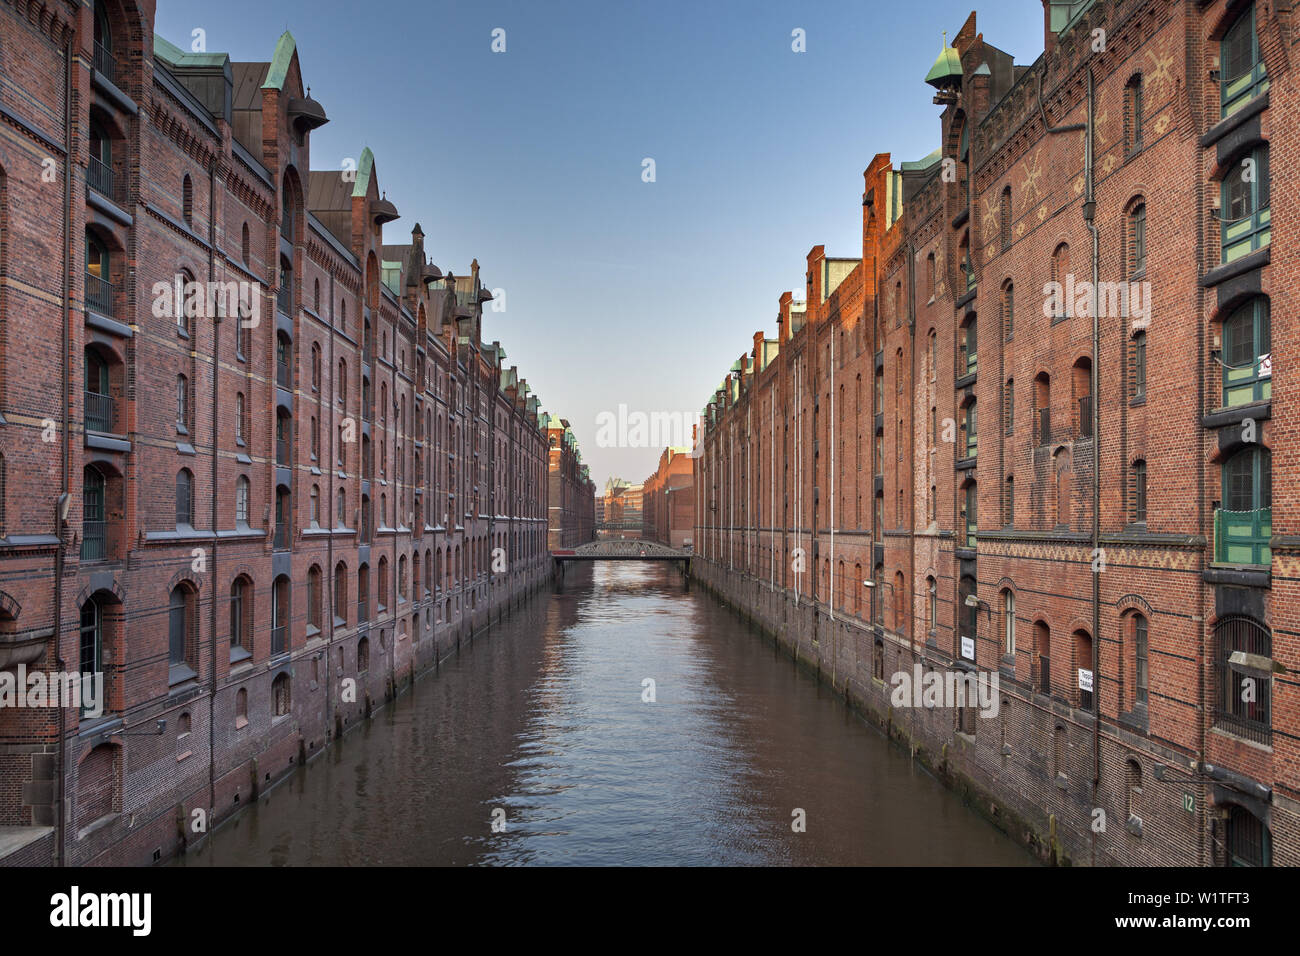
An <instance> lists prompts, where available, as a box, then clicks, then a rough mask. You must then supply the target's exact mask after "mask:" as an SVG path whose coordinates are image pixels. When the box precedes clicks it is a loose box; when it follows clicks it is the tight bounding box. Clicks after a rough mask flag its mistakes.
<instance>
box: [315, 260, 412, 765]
mask: <svg viewBox="0 0 1300 956" xmlns="http://www.w3.org/2000/svg"><path fill="white" fill-rule="evenodd" d="M329 288H330V358H329V361H330V364H329V367H330V371H331V372H333V370H334V367H335V366H334V343H335V341H336V340H337V339H338V326H336V325H335V324H334V321H335V320H334V270H333V269H331V270H330V282H329ZM365 315H366V313H365V312H364V311H362V313H361V328H362V330H363V334H364V330H365V321H366V320H365ZM364 347H365V346H364V343H363V345H362V348H363V349H364ZM360 364H361V363H359V362H358V363H357V365H358V369H357V371H358V373H359V372H360ZM321 388H322V389H323V388H324V382H322V383H321ZM329 407H330V437H331V438H333V437H334V435H335V428H334V401H333V400H332V399H331V400H330V402H329ZM324 417H325V416H324V414H322V415H321V418H322V419H323V418H324ZM361 420H362V421H363V422H364V421H365V415H364V411H363V414H362V419H361ZM321 424H322V425H323V424H324V422H323V421H322V422H321ZM331 447H333V446H332V445H331ZM357 448H358V452H359V451H360V448H361V442H357ZM357 457H358V458H360V459H361V469H360V470H361V473H362V474H363V475H364V474H365V470H366V460H365V457H364V456H362V455H360V454H358V456H357ZM321 471H322V472H324V473H326V474H328V473H329V469H328V468H322V469H321ZM360 484H361V482H360V480H358V481H357V485H358V486H360ZM326 487H327V488H328V487H329V485H328V484H326ZM337 497H338V496H337V495H335V494H332V493H331V494H330V496H329V498H330V500H329V508H328V509H327V510H328V513H329V516H330V518H329V533H328V534H326V535H325V562H326V566H325V571H326V572H328V573H322V574H321V577H322V578H323V579H324V580H323V581H322V582H321V592H322V593H323V594H328V595H329V599H328V601H327V602H326V603H327V606H326V608H325V610H324V612H322V614H321V621H320V624H321V632H322V633H324V630H325V620H326V618H328V619H329V635H330V636H329V640H327V641H326V642H325V680H324V682H323V686H324V687H325V739H326V740H329V739H330V734H331V733H333V724H332V723H331V721H332V719H333V710H334V693H333V687H334V682H333V680H331V679H330V667H331V666H332V664H331V663H330V652H331V651H333V650H334V605H335V602H336V601H337V599H338V595H337V594H335V593H334V529H335V528H336V527H338V524H337V522H339V521H340V520H342V518H343V516H342V515H336V514H335V513H334V501H335V499H336V498H337ZM358 524H360V522H358ZM357 533H358V534H360V529H357ZM358 545H359V542H358ZM357 563H358V565H360V562H357ZM344 610H346V609H344ZM434 656H435V657H437V654H436V653H435V654H434Z"/></svg>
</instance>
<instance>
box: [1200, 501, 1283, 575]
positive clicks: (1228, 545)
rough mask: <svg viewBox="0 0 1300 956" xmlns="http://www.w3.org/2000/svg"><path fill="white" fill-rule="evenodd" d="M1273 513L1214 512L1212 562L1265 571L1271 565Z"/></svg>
mask: <svg viewBox="0 0 1300 956" xmlns="http://www.w3.org/2000/svg"><path fill="white" fill-rule="evenodd" d="M1272 537H1273V509H1272V508H1256V509H1255V510H1254V511H1229V510H1228V509H1226V508H1219V509H1218V510H1216V511H1215V512H1214V561H1215V563H1216V564H1243V565H1254V566H1259V567H1268V566H1269V565H1271V564H1272V563H1273V552H1272V550H1271V548H1270V547H1269V541H1270V539H1271V538H1272Z"/></svg>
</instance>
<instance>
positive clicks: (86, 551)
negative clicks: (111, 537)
mask: <svg viewBox="0 0 1300 956" xmlns="http://www.w3.org/2000/svg"><path fill="white" fill-rule="evenodd" d="M107 555H108V528H107V523H106V522H104V521H94V520H91V519H90V518H87V519H85V520H84V521H82V522H81V560H82V561H103V560H104V558H105V557H107Z"/></svg>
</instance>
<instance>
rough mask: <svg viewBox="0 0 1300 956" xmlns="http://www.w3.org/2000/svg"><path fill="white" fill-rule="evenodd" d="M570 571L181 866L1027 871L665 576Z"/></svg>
mask: <svg viewBox="0 0 1300 956" xmlns="http://www.w3.org/2000/svg"><path fill="white" fill-rule="evenodd" d="M566 575H567V579H566V582H565V584H564V586H563V588H562V589H561V590H560V591H559V592H558V593H555V594H550V595H542V596H539V597H537V598H536V599H535V600H534V601H532V602H531V603H530V604H529V605H528V607H526V608H524V609H523V610H521V611H518V612H516V613H515V615H514V616H513V617H511V618H509V619H508V620H507V621H506V622H505V623H504V624H502V625H498V626H496V627H494V628H492V629H491V630H490V631H488V632H487V633H486V634H485V635H483V636H481V637H480V638H479V639H478V640H476V641H475V642H474V643H473V644H472V645H470V646H468V647H467V648H466V649H465V650H463V651H462V652H461V653H460V654H459V655H457V656H454V657H453V658H451V659H449V660H448V661H446V662H445V663H444V664H443V665H442V668H441V670H440V672H439V673H438V674H437V675H436V676H432V675H429V676H426V677H425V678H424V679H422V680H420V681H418V682H417V683H416V684H415V685H414V687H413V688H412V689H411V690H410V691H409V692H408V693H406V694H405V695H404V696H402V697H401V698H399V699H398V700H397V701H395V702H394V703H393V704H392V705H391V706H389V707H387V708H385V709H384V710H382V711H380V712H379V713H378V714H376V716H375V718H374V719H373V720H372V721H370V722H368V723H366V724H364V725H363V726H362V727H361V728H360V729H358V730H356V731H354V732H353V733H351V734H349V735H348V736H347V737H345V738H344V739H343V740H342V741H341V742H337V743H336V744H335V745H334V746H333V747H331V748H330V749H329V750H328V751H327V752H326V753H325V754H324V755H323V756H322V757H320V758H319V759H317V760H316V761H315V762H314V763H312V764H311V765H309V766H307V767H305V768H303V769H300V770H299V771H298V772H296V773H295V774H294V775H293V776H292V777H290V778H289V780H287V781H286V782H285V783H284V784H282V785H281V786H279V787H277V788H276V789H275V790H273V791H272V792H270V793H269V794H267V795H266V796H265V797H263V798H262V799H261V800H259V801H258V803H257V804H256V805H255V806H251V807H249V808H248V809H247V810H245V812H244V813H243V814H241V815H240V816H238V817H236V818H235V819H234V820H233V821H231V822H230V823H229V824H227V825H226V826H224V827H221V828H220V829H218V831H217V832H216V833H214V834H213V835H212V836H211V838H210V839H209V840H208V842H207V843H206V844H205V845H204V846H203V848H202V849H200V850H199V851H196V852H192V853H190V854H189V855H188V856H185V857H182V858H180V859H179V860H178V861H177V862H178V863H179V864H180V865H182V866H194V865H216V866H249V865H251V866H265V865H271V866H313V865H315V866H327V865H356V866H399V865H404V866H430V865H449V866H464V865H520V864H546V865H568V864H573V865H612V864H631V865H750V864H763V865H877V864H880V865H1001V866H1008V865H1010V866H1030V865H1034V860H1033V859H1032V858H1031V857H1030V856H1029V854H1028V853H1026V852H1025V851H1024V850H1022V849H1021V848H1020V847H1019V846H1017V845H1016V844H1015V843H1014V842H1013V841H1012V840H1010V839H1009V838H1008V837H1006V836H1005V835H1003V834H1002V833H999V832H998V831H997V830H996V829H995V828H993V827H992V826H990V825H989V824H988V822H987V821H985V820H983V819H982V818H981V817H979V816H978V815H977V814H976V813H975V812H973V811H972V810H971V809H970V808H968V807H966V806H965V805H963V803H962V802H961V800H960V799H959V798H958V797H957V796H956V795H954V794H953V793H952V792H951V791H949V790H947V789H946V788H945V787H944V786H943V785H942V784H940V783H939V782H938V781H937V780H935V779H934V778H933V777H932V776H930V775H929V774H928V773H927V772H925V771H924V770H923V769H922V768H920V767H919V766H918V765H916V764H915V763H914V762H913V761H911V760H909V758H908V755H907V754H906V753H904V752H902V751H900V750H899V749H898V748H897V747H895V746H893V745H891V744H890V743H889V742H888V741H887V740H886V739H885V738H884V737H883V735H881V734H880V733H879V732H878V731H877V730H876V729H875V728H873V727H871V726H869V725H868V724H866V723H865V722H864V721H863V720H862V719H861V718H860V717H859V716H858V715H856V714H854V713H853V712H852V711H851V710H850V709H849V708H848V707H846V706H845V704H844V703H843V700H842V699H841V698H840V696H839V695H837V694H835V693H833V692H831V691H830V690H829V689H828V688H826V687H824V686H823V685H821V684H820V683H818V682H817V681H816V679H815V678H813V677H812V676H811V675H809V674H807V673H805V672H803V671H801V670H800V669H798V668H797V667H796V666H795V665H794V664H793V662H792V661H791V660H790V658H789V656H788V655H786V654H785V653H783V652H780V651H778V649H777V648H776V647H775V645H774V644H773V643H771V642H770V641H766V640H764V639H762V638H760V637H759V636H757V635H756V634H755V633H754V632H753V631H752V630H750V629H749V628H748V627H746V626H745V625H744V624H743V623H741V622H740V621H739V620H738V619H737V618H736V617H735V616H734V615H733V614H732V613H731V612H730V611H728V610H727V609H726V608H724V607H722V606H721V605H719V604H718V603H717V602H715V601H714V600H713V599H712V598H710V597H709V596H708V595H707V594H704V593H703V592H702V591H701V590H700V589H699V588H694V589H690V590H688V589H686V588H685V587H684V586H683V583H682V579H681V577H680V575H678V574H677V573H675V572H674V571H673V570H672V569H670V568H667V567H664V566H658V565H638V564H634V563H625V562H619V563H609V564H597V565H595V566H593V567H587V568H582V569H570V570H569V571H568V572H566ZM646 679H650V680H653V681H654V693H655V698H656V699H655V701H654V702H653V703H648V702H644V701H643V699H642V698H643V694H644V693H645V684H644V683H643V682H644V681H646ZM796 810H801V811H802V812H803V815H804V817H805V819H806V830H805V832H802V833H797V832H794V831H793V830H792V828H791V823H792V821H793V820H794V813H795V811H796ZM494 819H495V820H497V821H502V820H503V821H504V830H501V829H500V827H498V831H496V832H494V830H493V822H494Z"/></svg>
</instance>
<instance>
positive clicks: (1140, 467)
mask: <svg viewBox="0 0 1300 956" xmlns="http://www.w3.org/2000/svg"><path fill="white" fill-rule="evenodd" d="M1131 476H1132V479H1133V491H1132V497H1131V498H1130V501H1131V502H1132V506H1131V508H1130V509H1129V513H1130V515H1131V516H1132V520H1133V522H1134V523H1139V524H1145V523H1146V520H1147V463H1146V462H1145V461H1143V460H1142V459H1140V458H1139V459H1138V460H1137V461H1135V462H1133V466H1132V469H1131Z"/></svg>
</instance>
